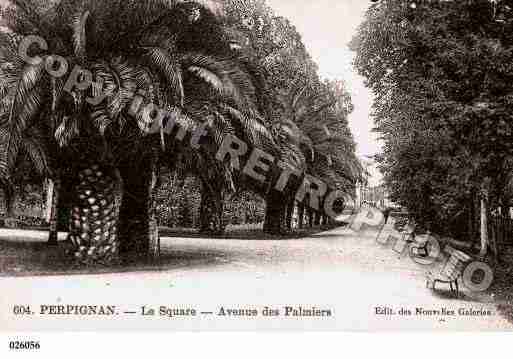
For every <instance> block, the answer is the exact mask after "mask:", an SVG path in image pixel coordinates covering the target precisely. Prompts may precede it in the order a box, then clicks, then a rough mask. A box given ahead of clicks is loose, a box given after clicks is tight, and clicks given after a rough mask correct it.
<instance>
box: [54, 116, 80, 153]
mask: <svg viewBox="0 0 513 359" xmlns="http://www.w3.org/2000/svg"><path fill="white" fill-rule="evenodd" d="M79 135H80V126H79V119H78V117H76V116H64V117H63V119H62V121H61V123H60V125H59V127H57V130H56V131H55V139H56V141H57V143H58V144H59V146H61V147H66V146H69V145H70V144H71V142H72V141H73V140H74V139H76V138H78V136H79Z"/></svg>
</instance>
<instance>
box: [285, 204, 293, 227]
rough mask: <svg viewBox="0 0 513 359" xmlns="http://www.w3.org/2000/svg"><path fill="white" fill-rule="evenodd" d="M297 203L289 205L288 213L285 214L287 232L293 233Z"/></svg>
mask: <svg viewBox="0 0 513 359" xmlns="http://www.w3.org/2000/svg"><path fill="white" fill-rule="evenodd" d="M295 205H296V204H295V202H294V201H292V202H290V203H289V204H288V205H287V211H286V213H285V217H286V218H285V230H286V231H287V232H290V231H292V216H293V215H294V206H295Z"/></svg>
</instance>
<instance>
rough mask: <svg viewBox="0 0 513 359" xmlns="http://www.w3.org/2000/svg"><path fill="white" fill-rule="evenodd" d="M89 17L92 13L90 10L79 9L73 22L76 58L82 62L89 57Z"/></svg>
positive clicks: (73, 17)
mask: <svg viewBox="0 0 513 359" xmlns="http://www.w3.org/2000/svg"><path fill="white" fill-rule="evenodd" d="M89 15H90V12H89V11H88V10H82V9H77V11H76V13H75V14H74V15H73V16H72V20H71V28H72V31H73V35H72V37H73V46H74V52H75V56H76V57H77V58H78V59H80V60H82V61H84V60H85V59H86V56H87V33H86V26H87V20H88V18H89Z"/></svg>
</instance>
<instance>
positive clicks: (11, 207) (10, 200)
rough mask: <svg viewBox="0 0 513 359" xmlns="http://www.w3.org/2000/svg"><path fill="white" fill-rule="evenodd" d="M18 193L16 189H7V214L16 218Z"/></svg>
mask: <svg viewBox="0 0 513 359" xmlns="http://www.w3.org/2000/svg"><path fill="white" fill-rule="evenodd" d="M15 204H16V193H15V192H14V191H12V192H9V191H5V207H6V208H5V211H6V212H5V215H6V217H7V218H9V219H14V218H16V209H15Z"/></svg>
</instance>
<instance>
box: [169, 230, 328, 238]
mask: <svg viewBox="0 0 513 359" xmlns="http://www.w3.org/2000/svg"><path fill="white" fill-rule="evenodd" d="M330 229H333V227H314V228H308V229H296V230H294V231H292V232H290V233H283V234H277V235H273V234H268V233H264V232H263V231H262V230H261V229H247V230H245V229H232V230H228V231H227V232H226V233H225V234H221V235H211V234H208V235H207V234H204V233H200V232H199V231H198V230H196V229H190V228H165V227H163V228H159V234H160V236H161V237H170V238H191V239H194V238H202V239H205V238H211V239H226V240H246V241H285V240H300V239H304V238H309V237H315V238H318V237H319V238H321V236H320V235H319V234H320V233H322V232H325V231H328V230H330ZM336 236H337V235H334V237H336Z"/></svg>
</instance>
